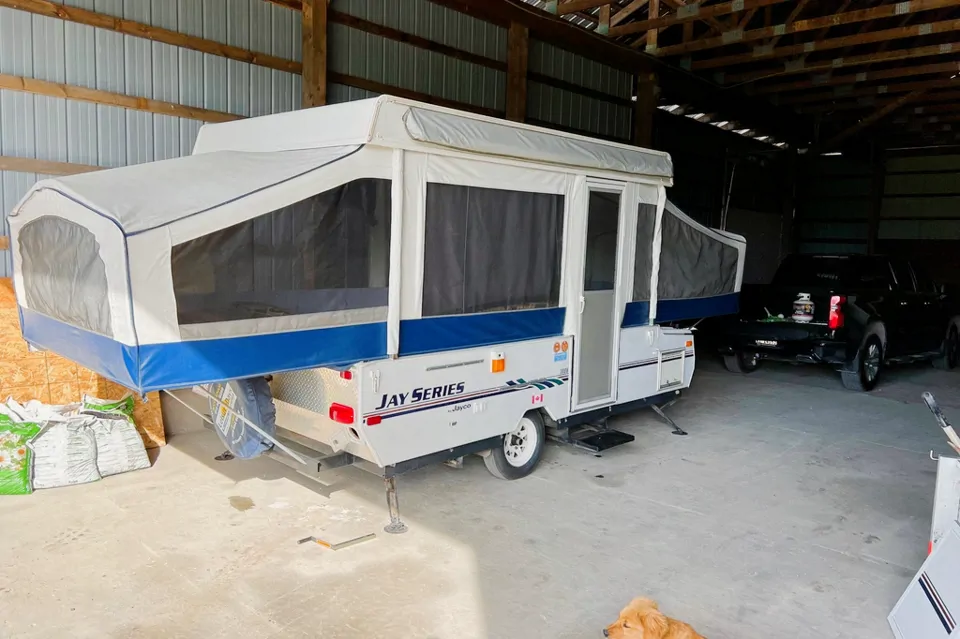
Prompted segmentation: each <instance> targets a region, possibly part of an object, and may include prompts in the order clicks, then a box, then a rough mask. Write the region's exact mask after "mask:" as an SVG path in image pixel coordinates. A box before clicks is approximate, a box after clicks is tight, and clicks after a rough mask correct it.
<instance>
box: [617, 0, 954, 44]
mask: <svg viewBox="0 0 960 639" xmlns="http://www.w3.org/2000/svg"><path fill="white" fill-rule="evenodd" d="M944 7H960V0H912V1H911V2H909V3H896V4H884V5H880V6H879V7H873V8H870V9H858V10H856V11H845V12H844V13H838V14H835V15H829V16H821V17H817V18H808V19H806V20H794V21H793V22H792V23H790V24H787V23H783V24H778V25H774V26H772V27H761V28H759V29H751V30H749V31H744V32H742V33H739V34H736V37H735V38H734V37H733V36H731V35H726V36H723V35H721V36H718V37H713V38H702V39H700V40H696V41H694V42H688V43H686V44H678V45H674V46H669V47H663V48H661V49H659V50H658V51H657V55H660V56H668V55H683V54H686V53H694V52H696V51H704V50H706V49H715V48H717V47H723V46H726V45H729V44H735V43H742V42H752V41H755V40H763V39H766V38H775V37H777V36H784V35H788V34H791V33H803V32H805V31H816V30H818V29H823V28H826V27H834V26H839V25H843V24H856V23H858V22H865V21H867V20H877V19H880V18H890V17H895V16H899V15H905V14H910V13H917V12H919V11H926V10H929V9H940V8H944ZM634 24H642V23H639V22H638V23H631V24H629V25H626V26H631V27H632V26H633V25H634ZM619 28H620V27H618V29H619ZM612 32H613V30H612V29H611V34H612Z"/></svg>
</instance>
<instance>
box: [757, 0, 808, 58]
mask: <svg viewBox="0 0 960 639" xmlns="http://www.w3.org/2000/svg"><path fill="white" fill-rule="evenodd" d="M809 3H810V0H800V2H798V3H797V6H795V7H794V8H793V10H792V11H791V12H790V15H788V16H787V19H786V20H784V21H783V24H784V27H787V26H789V25H791V24H793V21H794V20H796V19H797V17H798V16H799V15H800V12H801V11H803V9H804V7H806V6H807V5H808V4H809ZM763 26H764V27H767V28H770V25H769V24H766V23H765V24H764V25H763ZM782 37H783V36H781V35H778V36H776V37H774V38H773V39H772V40H770V42H768V43H767V46H768V47H775V46H777V43H778V42H780V38H782Z"/></svg>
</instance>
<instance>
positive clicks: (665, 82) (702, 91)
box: [429, 0, 812, 146]
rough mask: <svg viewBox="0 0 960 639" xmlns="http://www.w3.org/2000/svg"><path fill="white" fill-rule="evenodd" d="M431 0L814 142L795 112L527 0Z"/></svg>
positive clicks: (772, 131) (679, 96) (754, 124)
mask: <svg viewBox="0 0 960 639" xmlns="http://www.w3.org/2000/svg"><path fill="white" fill-rule="evenodd" d="M429 1H430V2H431V3H432V4H437V5H440V6H444V7H447V8H449V9H452V10H455V11H459V12H461V13H465V14H467V15H470V16H473V17H475V18H477V19H479V20H486V21H488V22H492V23H494V24H499V25H506V26H509V23H510V22H519V23H521V24H523V25H524V26H526V27H527V28H528V29H530V36H531V37H532V38H537V39H539V40H542V41H544V42H548V43H550V44H553V45H555V46H559V47H561V48H564V49H567V50H570V51H577V52H578V53H579V54H580V55H583V56H584V57H586V58H589V59H591V60H596V61H599V62H602V63H604V64H606V65H608V66H611V67H613V68H615V69H619V70H621V71H625V72H627V73H629V74H631V75H635V74H640V73H651V72H656V73H657V74H658V76H659V83H660V89H661V91H662V95H663V96H664V98H665V99H670V100H673V101H675V102H679V103H683V104H691V105H697V106H699V107H700V108H710V109H711V110H712V111H715V112H718V113H721V114H723V115H724V117H726V118H728V119H736V120H738V121H740V122H743V124H744V126H747V127H750V128H755V129H758V130H761V131H763V132H764V133H767V134H769V135H773V136H775V137H777V138H778V139H782V140H786V141H791V142H792V143H795V144H797V145H798V146H803V145H805V144H808V143H809V139H810V135H811V131H812V127H811V122H810V121H808V120H807V119H805V118H799V117H797V116H796V114H795V113H793V112H790V111H787V110H785V109H779V108H777V107H776V106H772V105H770V104H769V103H768V102H766V101H762V100H757V99H753V98H750V97H747V96H745V95H744V94H743V93H742V92H741V91H738V90H736V91H734V90H729V89H720V88H718V87H717V86H716V85H715V84H714V83H712V82H709V81H707V80H706V79H704V78H701V77H698V76H696V75H694V74H691V73H690V72H688V71H685V70H682V69H678V68H676V67H674V66H671V65H667V64H665V63H663V62H662V61H659V62H658V61H656V60H653V59H651V57H650V56H647V55H644V54H643V53H641V52H639V51H636V50H635V49H632V48H629V47H626V46H623V45H621V44H618V43H616V42H614V41H613V40H612V39H611V38H607V37H603V36H600V35H598V34H596V33H595V32H592V31H589V30H587V29H583V28H580V27H577V26H576V25H573V24H571V23H570V22H569V21H568V20H564V19H562V18H558V17H557V16H555V15H551V14H550V13H547V12H546V11H538V10H535V9H532V8H531V7H530V5H529V4H527V3H526V2H523V1H522V0H429ZM805 141H806V142H805Z"/></svg>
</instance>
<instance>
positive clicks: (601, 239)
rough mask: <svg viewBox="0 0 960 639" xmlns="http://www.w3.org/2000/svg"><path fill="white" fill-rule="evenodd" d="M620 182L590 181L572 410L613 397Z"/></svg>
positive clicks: (617, 334) (621, 192)
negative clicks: (595, 182)
mask: <svg viewBox="0 0 960 639" xmlns="http://www.w3.org/2000/svg"><path fill="white" fill-rule="evenodd" d="M623 199H624V198H623V186H620V185H608V184H603V185H598V184H589V185H588V193H587V233H586V239H585V242H584V246H583V250H584V260H583V263H584V267H583V288H582V289H581V292H580V309H579V310H580V316H579V322H578V323H579V330H578V331H577V335H576V341H575V342H574V368H573V376H574V397H573V409H574V410H580V409H583V408H590V407H593V406H601V405H604V404H610V403H612V402H614V401H615V399H616V397H615V392H614V389H616V375H617V368H616V363H617V350H618V347H619V341H620V340H619V336H620V331H619V330H618V326H617V323H618V322H617V318H618V313H617V281H618V278H617V275H618V273H617V270H618V269H617V264H618V262H619V251H618V247H619V246H620V241H619V236H620V229H621V227H622V226H623V224H622V223H621V216H622V213H621V211H622V209H623V206H622V204H623Z"/></svg>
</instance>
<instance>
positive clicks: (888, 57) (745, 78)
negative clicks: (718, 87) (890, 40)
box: [723, 42, 960, 84]
mask: <svg viewBox="0 0 960 639" xmlns="http://www.w3.org/2000/svg"><path fill="white" fill-rule="evenodd" d="M951 53H960V42H947V43H944V44H931V45H928V46H924V47H917V48H916V49H896V50H894V51H882V52H879V53H865V54H862V55H853V56H844V57H842V58H834V59H832V60H824V61H818V62H807V61H805V60H797V61H796V62H795V63H793V64H791V63H788V64H786V65H784V66H783V68H780V69H776V68H774V69H765V70H758V71H750V72H747V73H737V74H725V76H724V78H723V81H724V82H725V83H728V84H739V83H743V82H753V81H755V80H759V79H762V78H769V77H773V76H781V75H796V74H798V73H814V72H817V71H831V70H833V69H839V68H842V67H852V66H857V65H861V64H872V63H874V62H890V61H894V60H910V59H913V58H926V57H931V56H940V55H949V54H951Z"/></svg>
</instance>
